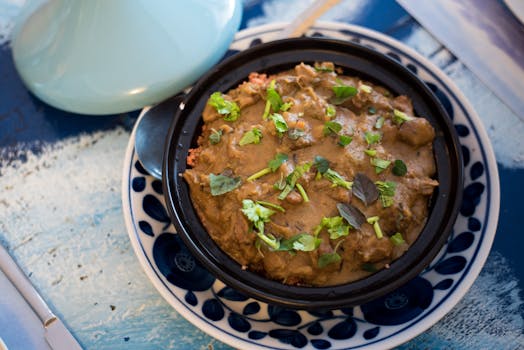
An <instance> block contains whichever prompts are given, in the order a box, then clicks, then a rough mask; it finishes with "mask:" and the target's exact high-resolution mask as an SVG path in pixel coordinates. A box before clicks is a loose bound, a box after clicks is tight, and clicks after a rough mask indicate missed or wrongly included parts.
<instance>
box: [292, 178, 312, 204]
mask: <svg viewBox="0 0 524 350" xmlns="http://www.w3.org/2000/svg"><path fill="white" fill-rule="evenodd" d="M295 186H296V187H297V190H298V193H300V196H302V200H303V201H304V203H307V202H309V197H308V195H307V193H306V190H305V189H304V187H302V185H301V184H299V183H297V184H295Z"/></svg>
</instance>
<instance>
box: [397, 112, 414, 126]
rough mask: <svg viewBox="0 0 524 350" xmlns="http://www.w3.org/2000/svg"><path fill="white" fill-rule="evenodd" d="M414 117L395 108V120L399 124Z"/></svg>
mask: <svg viewBox="0 0 524 350" xmlns="http://www.w3.org/2000/svg"><path fill="white" fill-rule="evenodd" d="M413 119H414V118H413V117H410V116H409V115H407V114H406V113H404V112H402V111H399V110H398V109H394V110H393V121H394V122H395V123H397V124H398V125H402V124H403V123H404V122H407V121H410V120H413Z"/></svg>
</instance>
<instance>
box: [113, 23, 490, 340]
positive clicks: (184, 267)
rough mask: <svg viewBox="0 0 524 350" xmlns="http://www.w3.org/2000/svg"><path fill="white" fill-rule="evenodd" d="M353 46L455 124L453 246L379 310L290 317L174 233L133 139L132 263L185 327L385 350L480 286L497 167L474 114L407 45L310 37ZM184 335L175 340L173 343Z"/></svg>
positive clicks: (348, 30) (268, 29) (238, 44)
mask: <svg viewBox="0 0 524 350" xmlns="http://www.w3.org/2000/svg"><path fill="white" fill-rule="evenodd" d="M283 27H284V25H282V24H272V25H268V26H262V27H257V28H253V29H250V30H246V31H243V32H240V33H238V34H237V36H236V40H235V42H234V43H233V44H232V46H231V50H230V53H234V52H235V51H239V50H243V49H245V48H247V47H249V46H251V45H256V44H257V43H260V42H266V41H270V40H272V39H273V38H276V37H277V35H278V33H279V32H280V31H281V30H282V28H283ZM308 35H311V36H326V37H333V38H336V39H343V40H354V41H358V42H360V43H361V44H364V45H367V46H371V47H373V48H375V49H376V50H378V51H381V52H383V53H386V54H388V55H390V56H391V57H394V58H395V59H398V60H399V61H400V62H402V63H403V64H404V65H406V66H407V67H408V68H409V69H411V70H412V71H414V72H415V73H416V74H417V75H419V77H420V78H422V79H423V80H424V81H426V82H427V83H428V85H429V86H430V87H431V88H432V89H433V90H434V91H435V93H436V94H437V96H438V97H439V98H440V99H441V101H442V102H443V104H444V106H445V107H446V109H447V110H448V113H449V115H450V116H452V119H453V122H454V124H455V127H456V129H457V132H458V134H459V136H460V141H461V145H462V149H463V153H464V158H465V160H464V163H465V191H464V204H463V206H462V209H461V213H460V214H459V217H458V219H457V221H456V223H455V225H454V230H453V231H454V232H452V234H451V236H450V239H449V241H448V242H447V244H446V245H445V246H444V247H443V248H442V250H441V251H440V253H439V254H438V255H437V257H436V258H435V259H434V261H433V262H432V263H431V265H430V266H429V267H428V268H427V269H426V270H424V271H423V272H422V273H421V274H420V276H419V277H417V278H415V279H414V280H412V281H411V282H409V283H408V284H406V285H405V286H404V287H401V288H399V289H398V290H396V291H395V292H393V293H390V294H389V295H387V296H385V297H383V298H380V299H377V300H375V301H373V302H370V303H367V304H364V305H361V306H358V307H354V308H347V309H341V310H333V311H328V312H322V313H319V312H306V311H295V310H286V309H283V308H280V307H276V306H273V305H268V304H265V303H262V302H259V301H256V300H253V299H249V298H247V297H245V296H243V295H242V294H240V293H238V292H236V291H235V290H233V289H231V288H229V287H226V286H224V284H223V283H221V282H220V281H218V280H216V279H215V278H214V277H213V276H212V275H211V274H209V272H207V271H206V270H205V269H203V268H202V267H201V266H200V265H199V264H198V262H197V261H195V259H193V257H192V256H191V255H190V254H189V252H188V251H187V249H186V248H185V247H184V246H183V244H182V242H181V240H180V239H179V238H178V237H177V235H176V234H175V230H174V228H173V226H172V225H171V223H170V220H169V217H168V215H167V211H166V208H165V205H164V201H163V196H162V185H161V181H159V180H156V179H154V178H153V177H151V176H149V175H148V174H147V173H146V172H145V171H144V170H143V168H142V167H141V165H140V163H139V161H138V158H137V156H136V154H135V151H134V132H133V133H132V135H131V138H130V141H129V145H128V149H127V153H126V158H125V160H124V170H123V187H122V190H123V193H122V201H123V209H124V216H125V221H126V227H127V230H128V233H129V237H130V240H131V243H132V245H133V248H134V250H135V253H136V255H137V257H138V259H139V262H140V264H141V265H142V267H143V268H144V270H145V272H146V274H147V275H148V277H149V278H150V280H151V281H152V283H153V285H154V286H155V287H156V288H157V289H158V291H159V292H160V294H161V295H162V296H163V297H164V298H165V299H166V300H167V301H168V302H169V303H170V304H171V305H172V306H173V307H174V308H175V309H176V310H177V311H178V312H179V313H180V314H181V315H183V316H184V317H185V318H186V319H188V320H189V321H190V322H192V323H193V324H194V325H195V326H197V327H198V328H200V329H202V330H203V331H205V332H206V333H208V334H210V335H211V336H213V337H215V338H217V339H219V340H221V341H223V342H224V343H227V344H229V345H231V346H233V347H236V348H242V349H243V348H249V349H297V348H310V349H357V348H358V349H367V350H369V349H384V348H391V347H394V346H396V345H399V344H401V343H404V342H406V341H408V340H409V339H411V338H413V337H415V336H417V335H418V334H420V333H422V332H424V331H425V330H426V329H428V328H429V327H430V326H432V325H433V324H435V323H436V322H437V321H438V320H440V319H441V318H442V317H443V316H444V315H445V314H446V313H447V312H448V311H450V310H451V309H452V308H453V307H454V306H455V305H456V304H457V302H458V301H459V300H460V299H461V298H462V297H463V296H464V294H465V293H466V292H467V290H468V289H469V287H470V286H471V285H472V284H473V282H474V280H475V279H476V277H477V276H478V274H479V272H480V270H481V268H482V266H483V264H484V262H485V261H486V258H487V256H488V253H489V251H490V248H491V245H492V242H493V239H494V236H495V231H496V227H497V220H498V213H499V201H500V189H499V181H498V173H497V165H496V161H495V158H494V154H493V150H492V148H491V145H490V142H489V139H488V137H487V134H486V132H485V130H484V127H483V126H482V123H481V122H480V120H479V118H478V117H477V115H476V113H475V111H474V110H473V109H472V107H471V106H470V104H469V103H468V102H467V100H466V99H465V97H464V96H463V95H462V93H461V92H460V91H459V90H458V88H457V87H456V86H455V85H454V84H453V82H452V81H451V80H450V79H449V78H448V77H447V76H446V75H445V74H444V73H443V72H441V71H440V70H439V69H438V68H437V67H435V66H434V65H433V64H432V63H430V62H429V61H428V60H427V59H425V58H423V57H422V56H420V55H419V54H417V53H416V52H414V51H413V50H411V49H410V48H408V47H406V46H405V45H403V44H401V43H399V42H397V41H395V40H393V39H391V38H389V37H386V36H384V35H382V34H379V33H376V32H374V31H370V30H367V29H363V28H361V27H356V26H351V25H345V24H336V23H318V24H317V25H316V26H314V27H313V28H311V30H310V31H309V32H308ZM176 336H177V335H175V334H173V337H176Z"/></svg>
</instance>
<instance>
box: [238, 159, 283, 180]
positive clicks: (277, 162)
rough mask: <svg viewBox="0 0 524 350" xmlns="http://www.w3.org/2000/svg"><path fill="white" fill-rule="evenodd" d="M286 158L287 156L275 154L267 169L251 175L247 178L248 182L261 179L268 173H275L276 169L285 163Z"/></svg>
mask: <svg viewBox="0 0 524 350" xmlns="http://www.w3.org/2000/svg"><path fill="white" fill-rule="evenodd" d="M287 159H288V157H287V154H284V153H277V155H276V156H275V158H273V159H271V160H270V161H269V162H268V163H267V168H264V169H262V170H260V171H257V172H256V173H254V174H253V175H251V176H250V177H248V178H247V180H248V181H253V180H255V179H258V178H259V177H262V176H264V175H267V174H269V173H272V172H273V173H274V172H275V171H277V169H278V168H279V167H280V166H281V165H282V164H283V163H284V162H285V161H287Z"/></svg>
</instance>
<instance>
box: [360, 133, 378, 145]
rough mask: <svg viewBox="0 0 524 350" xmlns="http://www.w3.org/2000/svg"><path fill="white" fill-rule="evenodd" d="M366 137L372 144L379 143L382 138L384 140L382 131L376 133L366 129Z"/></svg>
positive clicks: (369, 143)
mask: <svg viewBox="0 0 524 350" xmlns="http://www.w3.org/2000/svg"><path fill="white" fill-rule="evenodd" d="M364 139H365V140H366V142H367V144H368V145H372V144H374V143H379V142H380V140H382V134H381V133H378V132H377V133H374V132H370V131H366V132H365V133H364Z"/></svg>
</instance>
